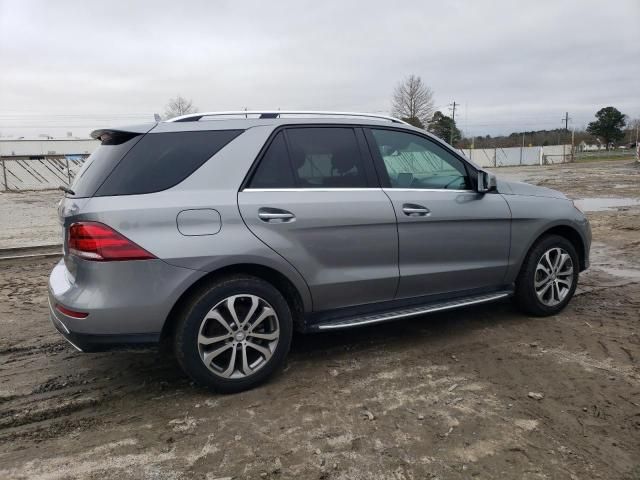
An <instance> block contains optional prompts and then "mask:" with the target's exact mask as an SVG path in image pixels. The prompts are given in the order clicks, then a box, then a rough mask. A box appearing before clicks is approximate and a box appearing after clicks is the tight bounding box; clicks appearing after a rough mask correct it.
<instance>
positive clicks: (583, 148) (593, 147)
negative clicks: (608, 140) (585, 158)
mask: <svg viewBox="0 0 640 480" xmlns="http://www.w3.org/2000/svg"><path fill="white" fill-rule="evenodd" d="M599 150H606V146H605V145H603V144H601V143H599V142H598V143H592V144H589V143H587V142H585V141H584V140H583V141H581V142H580V143H579V144H578V151H579V152H597V151H599Z"/></svg>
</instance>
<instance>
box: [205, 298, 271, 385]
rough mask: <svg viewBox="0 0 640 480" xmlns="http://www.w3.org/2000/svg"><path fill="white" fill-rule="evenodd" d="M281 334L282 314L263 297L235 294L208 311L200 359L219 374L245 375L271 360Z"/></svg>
mask: <svg viewBox="0 0 640 480" xmlns="http://www.w3.org/2000/svg"><path fill="white" fill-rule="evenodd" d="M279 338H280V325H279V322H278V316H277V315H276V312H275V310H274V309H273V307H272V306H271V305H270V304H269V303H268V302H267V301H266V300H264V299H263V298H260V297H258V296H256V295H251V294H240V295H233V296H230V297H227V298H225V299H224V300H222V301H221V302H219V303H218V304H216V305H215V306H214V307H213V308H212V309H211V310H209V312H208V313H207V314H206V315H205V317H204V319H203V320H202V323H201V325H200V330H199V332H198V351H199V353H200V359H201V360H202V362H203V363H204V364H205V366H206V367H207V368H208V369H209V370H210V371H211V372H213V373H214V374H215V375H217V376H219V377H223V378H228V379H238V378H245V377H247V376H249V375H252V374H253V373H255V372H256V371H258V370H259V369H260V368H262V367H263V366H264V365H266V364H267V363H268V362H269V359H270V358H271V356H272V355H273V353H274V352H275V349H276V346H277V345H278V339H279Z"/></svg>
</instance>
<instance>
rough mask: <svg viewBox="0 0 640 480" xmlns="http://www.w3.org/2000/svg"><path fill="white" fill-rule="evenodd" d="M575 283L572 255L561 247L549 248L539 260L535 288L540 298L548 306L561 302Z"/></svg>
mask: <svg viewBox="0 0 640 480" xmlns="http://www.w3.org/2000/svg"><path fill="white" fill-rule="evenodd" d="M572 285H573V261H572V260H571V255H569V254H568V253H567V251H566V250H564V249H562V248H560V247H554V248H550V249H549V250H547V251H546V252H545V253H544V254H543V255H542V256H541V257H540V260H538V265H537V266H536V272H535V275H534V288H535V291H536V295H537V297H538V300H540V302H542V303H543V304H544V305H546V306H548V307H554V306H556V305H558V304H559V303H561V302H562V301H563V300H564V299H565V298H566V297H567V295H568V294H569V292H570V291H571V286H572Z"/></svg>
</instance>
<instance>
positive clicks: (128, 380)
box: [0, 162, 640, 480]
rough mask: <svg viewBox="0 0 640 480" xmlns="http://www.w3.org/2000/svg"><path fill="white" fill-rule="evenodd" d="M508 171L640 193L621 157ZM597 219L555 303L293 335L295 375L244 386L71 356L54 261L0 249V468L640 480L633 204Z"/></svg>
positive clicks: (140, 363)
mask: <svg viewBox="0 0 640 480" xmlns="http://www.w3.org/2000/svg"><path fill="white" fill-rule="evenodd" d="M499 173H500V174H504V175H506V176H508V177H510V178H520V179H528V180H530V181H532V182H534V183H538V184H542V185H546V186H549V187H552V188H557V189H560V190H563V191H565V192H566V193H567V194H569V195H570V196H571V197H573V198H584V197H596V196H597V197H602V196H616V197H636V198H637V197H640V168H637V167H635V166H633V165H632V164H630V163H629V162H607V163H589V164H576V165H563V166H554V167H546V168H544V169H541V168H539V167H526V168H519V169H508V170H500V171H499ZM589 217H590V219H591V222H592V226H593V230H594V240H595V243H594V246H593V249H592V262H593V267H592V269H591V270H590V271H589V272H588V273H586V274H583V275H582V276H581V280H580V281H581V289H580V292H579V294H578V295H577V296H576V298H574V300H573V301H572V302H571V303H570V305H569V306H568V308H567V309H566V310H565V311H564V312H563V313H562V314H560V315H558V316H556V317H552V318H544V319H537V318H527V317H526V316H524V315H521V314H520V313H518V312H516V311H515V310H514V308H513V307H512V306H511V304H510V303H509V302H504V303H499V304H494V305H486V306H482V307H474V308H470V309H466V310H460V311H456V312H450V313H442V314H437V315H431V316H428V317H422V318H417V319H414V320H411V321H402V322H397V323H391V324H386V325H381V326H377V327H370V328H363V329H359V330H353V331H349V332H343V333H331V334H318V335H313V336H297V337H295V338H294V344H293V347H292V352H291V355H290V357H289V361H288V364H287V366H286V368H285V370H284V372H282V373H281V374H279V375H278V376H277V377H276V378H274V379H273V380H272V381H271V382H270V383H268V384H266V385H265V386H263V387H260V388H257V389H255V390H253V391H249V392H245V393H242V394H238V395H233V396H218V395H213V394H210V393H208V392H206V391H203V390H201V389H200V388H198V387H196V386H194V385H192V384H191V383H190V382H189V380H188V379H186V378H185V377H184V375H183V374H182V373H181V372H180V371H179V370H178V367H177V366H176V364H175V362H174V361H173V360H172V359H171V358H170V357H166V356H162V355H161V354H160V353H158V352H156V351H153V350H149V351H142V352H114V353H103V354H80V353H76V352H75V351H74V350H73V349H72V348H71V347H70V346H68V345H67V344H66V343H65V342H64V341H63V340H62V338H61V337H60V336H59V335H58V334H57V333H55V332H54V329H53V327H52V326H51V325H50V324H49V323H48V320H47V300H46V279H47V275H48V272H49V270H50V269H51V266H52V264H53V263H54V260H52V259H41V260H37V259H31V260H27V261H16V260H12V261H9V262H7V261H5V262H2V263H1V264H0V329H1V330H0V478H2V479H5V478H25V479H27V478H28V479H62V478H89V479H101V480H102V479H116V478H117V479H120V478H152V479H180V478H202V479H230V478H237V479H243V478H255V479H261V478H269V479H281V478H311V479H396V480H400V479H424V478H426V479H436V478H439V479H467V478H478V479H481V478H503V479H512V478H513V479H519V478H524V479H543V478H553V479H564V478H567V479H593V478H595V479H617V478H624V479H636V480H637V479H640V366H639V363H638V362H639V360H640V337H639V333H640V329H639V322H640V206H631V207H618V208H614V209H611V210H604V211H598V212H592V213H589ZM530 392H531V393H534V394H538V393H539V394H542V396H543V398H541V399H535V398H531V397H530V396H529V393H530ZM532 396H534V397H535V396H536V395H532Z"/></svg>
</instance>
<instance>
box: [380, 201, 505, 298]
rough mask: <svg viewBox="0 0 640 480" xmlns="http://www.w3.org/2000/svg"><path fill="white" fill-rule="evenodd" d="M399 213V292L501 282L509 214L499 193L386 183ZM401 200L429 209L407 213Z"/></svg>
mask: <svg viewBox="0 0 640 480" xmlns="http://www.w3.org/2000/svg"><path fill="white" fill-rule="evenodd" d="M385 192H386V194H387V195H388V196H389V198H390V199H391V201H392V203H393V206H394V208H395V211H396V215H397V217H398V237H399V242H400V257H399V263H400V265H399V268H400V286H399V288H398V298H409V297H416V296H420V295H425V294H426V293H430V294H438V293H444V292H451V293H455V292H459V291H463V290H471V289H477V288H486V287H488V286H498V285H501V284H502V281H503V278H504V275H505V272H506V269H507V261H508V258H509V243H510V229H511V214H510V211H509V207H508V206H507V202H506V201H505V200H504V198H503V197H502V195H500V194H495V193H487V194H481V193H477V192H474V191H461V190H460V191H447V190H419V189H402V188H386V189H385ZM404 204H413V205H418V206H423V207H425V208H427V209H429V211H430V213H429V214H428V215H426V216H409V215H406V214H405V213H404V212H403V205H404Z"/></svg>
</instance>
